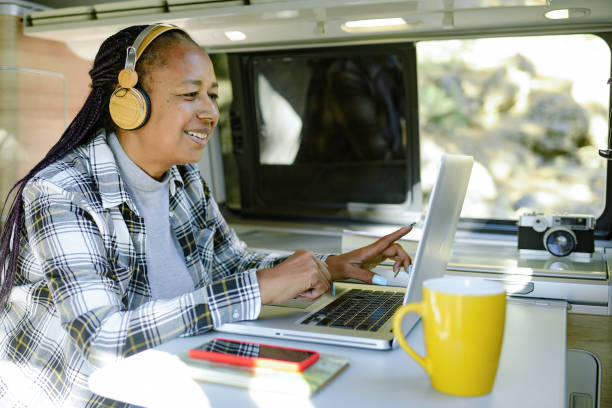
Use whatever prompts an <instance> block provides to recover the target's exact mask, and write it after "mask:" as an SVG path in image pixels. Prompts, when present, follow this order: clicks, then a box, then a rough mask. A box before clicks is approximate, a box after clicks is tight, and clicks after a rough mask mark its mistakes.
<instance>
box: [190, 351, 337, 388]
mask: <svg viewBox="0 0 612 408" xmlns="http://www.w3.org/2000/svg"><path fill="white" fill-rule="evenodd" d="M179 358H180V359H181V360H182V361H183V362H184V363H186V364H187V365H188V367H189V372H190V374H191V377H192V378H193V379H194V380H197V381H204V382H211V383H217V384H225V385H231V386H236V387H241V388H248V389H252V390H258V391H271V392H281V393H289V394H294V395H305V396H310V395H312V394H314V393H315V392H317V391H319V390H320V389H321V388H323V387H324V386H326V385H327V384H329V382H331V381H332V380H333V379H334V378H336V377H337V376H338V375H339V374H340V373H341V372H342V371H343V370H344V369H345V368H346V367H348V365H349V358H348V357H343V356H332V355H329V354H321V355H320V357H319V360H318V361H317V362H316V363H314V364H313V365H311V366H310V367H308V368H307V369H305V370H304V371H302V372H289V371H283V370H277V369H271V368H263V367H245V366H238V365H230V364H223V363H216V362H212V361H207V360H201V359H195V358H191V357H189V355H188V354H187V352H185V353H182V354H179Z"/></svg>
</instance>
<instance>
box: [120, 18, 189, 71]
mask: <svg viewBox="0 0 612 408" xmlns="http://www.w3.org/2000/svg"><path fill="white" fill-rule="evenodd" d="M170 30H179V31H182V32H185V30H183V29H182V28H180V27H178V26H175V25H174V24H166V23H158V24H151V25H150V26H148V27H147V28H145V29H144V30H142V31H141V32H140V34H138V37H136V39H135V40H134V44H132V45H131V46H129V47H128V49H127V57H126V59H125V69H129V70H132V71H134V70H135V69H136V61H138V58H140V56H141V55H142V53H143V52H144V50H145V49H146V48H147V47H148V46H149V44H151V42H152V41H153V40H154V39H156V38H157V37H159V36H160V35H162V34H163V33H165V32H166V31H170Z"/></svg>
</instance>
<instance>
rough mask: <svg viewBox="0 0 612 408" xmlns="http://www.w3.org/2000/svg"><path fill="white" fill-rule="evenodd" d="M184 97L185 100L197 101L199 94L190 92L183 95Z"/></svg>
mask: <svg viewBox="0 0 612 408" xmlns="http://www.w3.org/2000/svg"><path fill="white" fill-rule="evenodd" d="M183 96H184V97H185V98H187V99H195V98H196V96H198V93H197V92H189V93H186V94H183Z"/></svg>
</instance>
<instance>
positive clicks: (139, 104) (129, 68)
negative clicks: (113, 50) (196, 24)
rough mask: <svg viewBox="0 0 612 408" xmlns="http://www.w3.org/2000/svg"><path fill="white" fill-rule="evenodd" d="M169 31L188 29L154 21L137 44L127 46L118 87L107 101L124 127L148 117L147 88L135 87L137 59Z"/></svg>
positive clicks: (117, 122)
mask: <svg viewBox="0 0 612 408" xmlns="http://www.w3.org/2000/svg"><path fill="white" fill-rule="evenodd" d="M170 30H180V31H183V32H185V30H183V29H182V28H180V27H177V26H175V25H172V24H153V25H150V26H148V27H147V28H145V29H144V30H142V32H141V33H140V34H139V35H138V37H136V40H134V44H132V45H131V46H129V47H128V49H127V56H126V58H125V68H123V69H122V70H121V72H119V75H118V77H117V82H118V85H117V88H116V89H115V90H114V91H113V94H112V95H111V98H110V102H109V103H108V110H109V112H110V115H111V118H112V119H113V122H115V124H116V125H117V126H119V127H120V128H121V129H126V130H134V129H138V128H139V127H142V126H143V125H144V124H145V123H147V120H148V119H149V115H150V114H151V101H150V99H149V96H148V95H147V94H146V92H145V91H144V90H142V89H140V88H137V87H136V84H137V83H138V74H137V73H136V61H138V58H140V56H141V55H142V53H143V52H144V50H145V49H146V48H147V46H148V45H149V44H151V42H152V41H153V40H154V39H156V38H157V37H159V36H160V35H162V34H163V33H165V32H166V31H170Z"/></svg>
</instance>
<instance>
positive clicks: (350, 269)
mask: <svg viewBox="0 0 612 408" xmlns="http://www.w3.org/2000/svg"><path fill="white" fill-rule="evenodd" d="M411 230H412V225H411V226H408V227H403V228H400V229H399V230H397V231H395V232H392V233H391V234H389V235H385V236H384V237H382V238H380V239H379V240H378V241H376V242H374V243H372V244H370V245H368V246H365V247H363V248H359V249H355V250H353V251H350V252H347V253H344V254H341V255H335V256H330V257H329V258H327V260H326V261H325V262H326V263H327V267H328V268H329V272H330V273H331V276H332V279H333V280H339V279H347V278H353V279H359V280H361V281H364V282H368V283H372V277H373V276H374V273H372V271H370V269H372V268H374V267H375V266H376V265H378V264H379V263H381V262H382V261H384V260H385V259H388V258H392V259H394V260H395V264H394V265H393V271H394V272H396V273H397V271H399V268H400V267H402V266H403V267H404V269H405V270H406V272H408V267H409V266H410V264H411V263H412V260H411V259H410V256H409V255H408V254H407V253H406V251H404V249H403V248H402V247H401V246H400V245H399V244H398V243H396V242H395V241H397V240H398V239H400V238H401V237H403V236H404V235H406V234H407V233H409V232H410V231H411Z"/></svg>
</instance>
